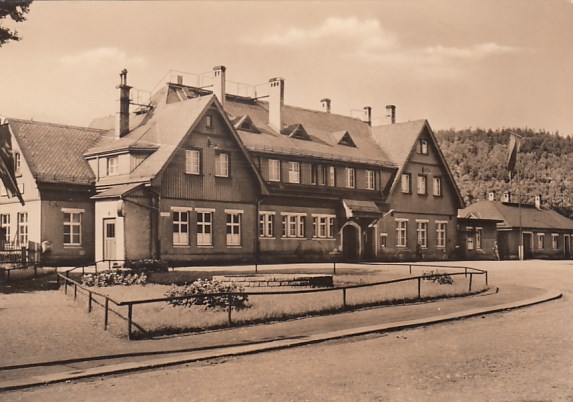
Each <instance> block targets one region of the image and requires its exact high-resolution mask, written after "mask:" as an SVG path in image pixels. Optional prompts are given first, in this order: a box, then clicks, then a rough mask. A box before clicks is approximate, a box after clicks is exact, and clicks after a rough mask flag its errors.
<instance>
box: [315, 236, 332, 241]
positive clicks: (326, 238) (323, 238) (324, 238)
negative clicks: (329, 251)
mask: <svg viewBox="0 0 573 402" xmlns="http://www.w3.org/2000/svg"><path fill="white" fill-rule="evenodd" d="M312 240H315V241H324V240H327V241H332V240H336V239H335V238H334V237H313V238H312Z"/></svg>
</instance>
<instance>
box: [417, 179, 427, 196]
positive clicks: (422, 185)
mask: <svg viewBox="0 0 573 402" xmlns="http://www.w3.org/2000/svg"><path fill="white" fill-rule="evenodd" d="M426 181H427V178H426V176H425V175H418V194H420V195H426V194H427V193H428V189H427V185H426Z"/></svg>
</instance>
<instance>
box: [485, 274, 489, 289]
mask: <svg viewBox="0 0 573 402" xmlns="http://www.w3.org/2000/svg"><path fill="white" fill-rule="evenodd" d="M485 286H489V283H488V280H487V271H485Z"/></svg>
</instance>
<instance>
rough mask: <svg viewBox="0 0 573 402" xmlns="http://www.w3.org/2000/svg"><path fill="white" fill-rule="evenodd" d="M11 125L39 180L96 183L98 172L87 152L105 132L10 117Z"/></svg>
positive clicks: (27, 160)
mask: <svg viewBox="0 0 573 402" xmlns="http://www.w3.org/2000/svg"><path fill="white" fill-rule="evenodd" d="M10 127H11V129H12V133H13V134H14V137H15V138H16V141H17V143H18V145H19V146H20V149H21V150H22V154H23V156H24V158H25V160H26V162H27V164H28V166H29V167H30V170H31V172H32V176H33V177H34V178H35V179H36V180H37V181H38V182H44V183H68V184H93V183H94V181H95V175H94V173H93V172H92V170H91V168H90V167H89V165H88V163H87V162H86V160H85V159H84V157H83V153H84V152H85V151H86V150H87V149H89V148H90V147H92V146H93V145H94V144H95V143H97V142H98V141H99V140H100V139H101V138H102V136H104V134H105V132H104V131H102V130H97V129H91V128H86V127H73V126H65V125H61V124H53V123H43V122H37V121H30V120H19V119H10Z"/></svg>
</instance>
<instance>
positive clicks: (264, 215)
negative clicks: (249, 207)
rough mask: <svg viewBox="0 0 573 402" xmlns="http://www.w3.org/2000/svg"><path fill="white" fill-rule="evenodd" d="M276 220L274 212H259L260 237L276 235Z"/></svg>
mask: <svg viewBox="0 0 573 402" xmlns="http://www.w3.org/2000/svg"><path fill="white" fill-rule="evenodd" d="M274 221H275V213H274V212H259V237H275V224H274Z"/></svg>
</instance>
